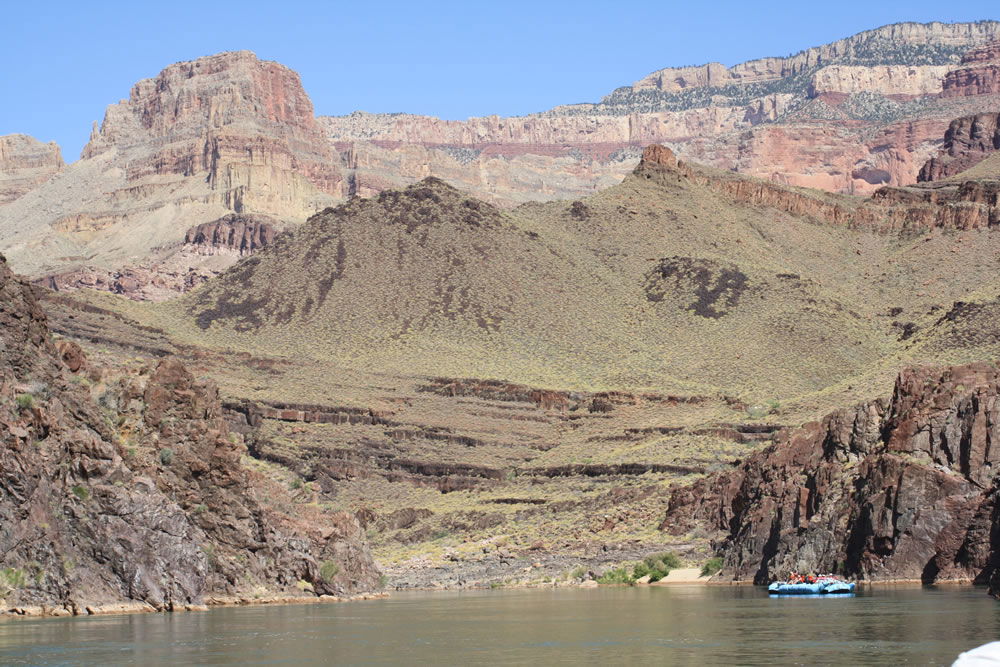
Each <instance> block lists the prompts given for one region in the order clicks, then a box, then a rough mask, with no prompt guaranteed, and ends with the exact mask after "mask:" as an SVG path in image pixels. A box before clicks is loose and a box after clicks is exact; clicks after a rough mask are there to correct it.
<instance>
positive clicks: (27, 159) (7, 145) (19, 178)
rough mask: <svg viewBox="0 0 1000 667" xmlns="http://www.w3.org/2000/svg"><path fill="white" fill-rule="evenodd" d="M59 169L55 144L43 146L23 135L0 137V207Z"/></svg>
mask: <svg viewBox="0 0 1000 667" xmlns="http://www.w3.org/2000/svg"><path fill="white" fill-rule="evenodd" d="M62 168H63V160H62V153H60V151H59V146H58V145H56V143H55V142H50V143H47V144H43V143H42V142H40V141H38V140H37V139H35V138H34V137H29V136H27V135H25V134H8V135H6V136H3V137H0V206H2V205H3V204H7V203H9V202H12V201H14V200H15V199H17V198H18V197H20V196H21V195H23V194H24V193H26V192H29V191H30V190H33V189H34V188H36V187H38V186H39V185H41V184H42V183H44V182H45V181H47V180H49V178H51V177H52V176H53V175H54V174H57V173H59V171H60V170H61V169H62Z"/></svg>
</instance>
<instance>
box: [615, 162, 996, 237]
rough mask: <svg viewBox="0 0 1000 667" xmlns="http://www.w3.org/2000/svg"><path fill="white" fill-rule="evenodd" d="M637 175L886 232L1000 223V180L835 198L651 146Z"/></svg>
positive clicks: (833, 222) (826, 221)
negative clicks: (694, 162)
mask: <svg viewBox="0 0 1000 667" xmlns="http://www.w3.org/2000/svg"><path fill="white" fill-rule="evenodd" d="M634 174H635V175H636V176H638V177H640V178H647V179H659V180H661V181H663V182H665V183H670V182H671V181H675V180H677V179H679V178H681V179H685V180H688V181H691V182H694V183H698V184H700V185H702V186H705V187H707V188H709V189H711V190H714V191H716V192H719V193H720V194H724V195H726V196H728V197H731V198H732V199H734V200H735V201H737V202H739V203H741V204H748V205H751V206H766V207H770V208H774V209H777V210H780V211H784V212H786V213H791V214H793V215H797V216H808V217H811V218H813V219H815V220H819V221H822V222H824V223H827V224H832V225H838V226H845V227H852V228H859V229H870V230H873V231H877V232H881V233H919V232H926V231H928V230H932V229H948V230H969V229H986V228H990V227H995V226H997V225H1000V182H998V181H990V180H986V181H969V182H966V183H948V184H934V186H933V187H931V186H930V185H928V186H925V187H909V188H894V187H885V188H880V189H879V190H878V191H876V192H875V193H874V194H873V195H872V196H871V197H870V198H868V199H865V200H861V201H858V200H856V199H852V198H847V197H845V198H843V199H840V200H838V199H835V198H832V197H825V196H822V195H820V194H819V193H813V192H809V191H804V190H800V189H796V188H790V187H787V186H784V185H779V184H777V183H773V182H770V181H766V180H760V179H752V178H747V177H744V176H739V175H734V174H727V173H723V172H718V171H714V170H707V169H704V168H701V167H698V166H697V165H690V164H687V163H685V162H683V161H679V160H677V159H676V157H675V156H674V154H673V152H672V151H670V149H668V148H666V147H664V146H657V145H654V146H649V147H647V148H646V150H645V151H643V157H642V159H641V160H640V162H639V165H638V166H637V167H636V169H635V172H634Z"/></svg>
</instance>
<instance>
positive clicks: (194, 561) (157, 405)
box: [0, 260, 378, 614]
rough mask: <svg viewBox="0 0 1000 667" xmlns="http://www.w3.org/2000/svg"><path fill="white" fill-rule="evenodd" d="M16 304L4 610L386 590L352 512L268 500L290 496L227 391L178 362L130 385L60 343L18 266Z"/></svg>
mask: <svg viewBox="0 0 1000 667" xmlns="http://www.w3.org/2000/svg"><path fill="white" fill-rule="evenodd" d="M0 295H2V299H0V350H2V352H3V354H2V355H0V396H2V401H0V554H2V556H0V600H2V603H0V609H2V610H4V611H7V610H11V609H14V610H17V609H21V610H25V609H30V610H32V611H33V612H36V611H37V613H43V614H65V613H74V614H79V613H98V612H99V611H101V610H112V609H114V610H133V609H135V610H138V609H146V610H165V609H171V610H173V609H182V608H186V607H190V606H197V605H201V604H202V603H203V601H204V600H205V597H206V595H209V594H227V595H239V594H250V593H254V592H256V593H261V592H264V593H284V594H286V595H287V594H295V595H305V594H308V593H307V592H304V591H310V590H311V591H313V592H315V593H317V594H319V593H331V594H346V593H353V592H359V591H367V590H372V589H373V588H374V587H375V586H376V579H377V576H378V575H377V571H376V570H375V568H374V565H373V563H372V561H371V558H370V556H369V555H368V552H367V548H366V547H365V544H364V538H363V534H362V533H361V529H360V527H359V526H358V524H357V522H356V520H355V519H354V518H353V517H352V516H350V515H347V514H329V515H323V516H320V515H310V514H309V513H308V512H303V513H297V514H296V515H295V516H292V515H287V514H283V513H282V512H281V511H279V510H277V509H275V507H276V506H277V504H276V505H265V504H263V503H262V502H260V501H258V500H257V498H258V497H260V495H261V494H263V496H264V497H267V498H270V499H277V498H281V496H282V493H283V492H282V490H280V489H277V488H270V487H268V485H267V483H266V481H265V480H263V479H260V478H257V477H255V476H254V475H252V474H251V473H249V472H248V471H247V470H246V469H245V468H243V466H242V465H241V463H240V456H241V453H242V451H243V445H242V444H240V440H239V439H238V438H235V437H233V436H231V435H230V434H229V432H228V429H227V426H226V423H225V421H224V420H222V419H221V416H220V415H221V406H220V403H219V397H218V392H217V390H216V389H215V387H214V386H213V385H212V384H211V383H207V382H202V381H196V380H195V379H194V378H193V376H192V375H191V373H190V372H189V371H187V370H186V369H185V368H184V367H183V365H181V364H180V363H179V362H177V361H175V360H169V359H168V360H165V361H163V362H161V363H160V365H159V366H158V367H157V368H156V370H155V371H154V372H152V373H151V374H150V373H148V371H147V372H146V373H142V372H140V373H139V374H138V375H134V374H128V373H127V374H125V375H122V376H120V377H115V376H114V372H115V371H113V370H112V369H99V368H95V367H92V366H90V365H89V364H88V363H87V362H86V359H85V358H84V357H83V355H82V352H81V350H80V349H79V347H78V346H75V344H72V343H68V342H67V343H63V344H61V345H60V347H59V348H58V349H57V348H56V346H55V345H54V344H53V343H52V342H51V340H50V337H49V332H48V329H47V326H46V317H45V314H44V312H42V310H41V308H40V307H39V305H38V303H37V301H36V300H35V298H34V296H33V294H32V291H31V288H30V287H29V286H28V284H27V283H25V282H23V281H21V280H19V279H18V278H16V277H14V276H13V275H12V274H11V272H10V270H9V269H8V268H7V266H6V263H5V262H3V261H2V260H0ZM74 373H76V375H74ZM92 385H94V386H98V387H101V388H103V390H102V393H101V394H100V397H99V401H100V407H99V406H98V402H96V401H94V400H93V399H92V398H91V390H90V387H91V386H92ZM275 494H277V495H275ZM278 502H279V504H280V502H281V501H280V500H279V501H278ZM328 563H332V565H329V564H328Z"/></svg>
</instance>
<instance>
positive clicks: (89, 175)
mask: <svg viewBox="0 0 1000 667" xmlns="http://www.w3.org/2000/svg"><path fill="white" fill-rule="evenodd" d="M998 39H1000V23H996V22H989V21H985V22H979V23H975V24H948V25H945V24H937V23H934V24H898V25H893V26H886V27H883V28H879V29H876V30H872V31H868V32H865V33H861V34H859V35H855V36H854V37H851V38H848V39H845V40H840V41H838V42H835V43H833V44H829V45H825V46H822V47H816V48H813V49H809V50H807V51H803V52H802V53H800V54H797V55H795V56H791V57H788V58H765V59H760V60H754V61H750V62H748V63H744V64H741V65H736V66H734V67H732V68H725V67H722V66H721V65H707V66H704V67H695V68H679V69H676V68H675V69H668V70H661V71H659V72H657V73H654V74H653V75H650V76H649V77H645V78H644V79H642V80H640V81H639V82H637V83H635V84H633V85H632V86H625V87H622V88H619V89H617V90H615V91H613V92H612V93H610V94H609V95H607V96H606V97H605V98H603V99H602V100H601V101H600V102H597V103H594V104H575V105H566V106H561V107H557V108H554V109H552V110H550V111H546V112H543V113H538V114H531V115H527V116H522V117H513V118H501V117H498V116H487V117H482V118H470V119H469V120H467V121H444V120H440V119H436V118H431V117H426V116H413V115H407V114H363V113H355V114H351V115H349V116H344V117H339V118H330V117H323V118H319V119H316V118H314V117H313V110H312V105H311V103H310V102H309V99H308V97H307V96H306V94H305V92H304V91H303V90H302V88H301V83H300V81H299V79H298V76H297V75H295V73H294V72H292V71H290V70H288V69H287V68H285V67H283V66H281V65H278V64H276V63H270V62H266V61H260V60H258V59H257V58H256V57H255V56H253V54H251V53H249V52H245V51H243V52H235V53H224V54H219V55H216V56H209V57H206V58H201V59H198V60H195V61H191V62H187V63H178V64H176V65H172V66H170V67H168V68H166V69H165V70H163V72H161V73H160V74H159V75H158V76H157V77H155V78H153V79H148V80H145V81H141V82H139V83H137V84H136V85H135V86H134V87H133V89H132V91H131V94H130V96H129V98H128V99H127V100H124V101H122V102H120V103H119V104H115V105H112V106H111V107H109V108H108V111H107V114H106V116H105V119H104V122H103V123H102V124H101V127H100V128H99V129H95V131H94V133H93V136H92V138H91V141H90V143H89V144H88V145H87V147H86V148H85V149H84V152H83V158H82V159H81V160H79V161H78V162H77V163H74V164H73V165H71V166H70V167H69V168H67V169H65V170H63V171H62V172H60V173H58V174H57V175H56V176H55V177H53V178H50V179H48V180H47V181H46V182H45V183H43V184H41V185H39V186H37V187H34V188H33V189H31V190H30V191H29V192H26V193H25V194H23V195H22V196H20V197H19V198H18V199H17V200H15V201H13V202H11V203H9V204H7V205H5V206H2V207H0V248H3V249H4V250H5V251H6V252H7V254H8V257H10V259H11V261H12V262H14V263H15V265H16V267H17V268H18V270H20V271H23V272H26V273H30V274H32V275H34V276H43V275H53V274H65V273H66V272H67V271H78V270H80V269H81V268H82V267H83V266H84V265H86V266H87V267H88V269H90V268H98V269H101V270H103V271H107V272H115V271H125V270H127V269H129V268H137V267H141V266H152V265H153V264H154V263H155V262H154V261H151V259H152V258H151V257H150V254H151V251H153V249H156V248H161V247H164V246H167V245H170V244H175V243H178V242H181V241H182V240H183V238H184V234H185V232H186V230H187V229H189V228H190V227H193V226H197V225H201V224H205V223H209V222H211V221H213V220H216V219H219V218H221V217H222V216H224V215H227V214H240V215H247V214H264V215H269V216H272V217H274V218H275V219H277V220H279V221H280V222H281V223H283V224H292V223H296V222H301V221H302V220H304V219H305V218H306V217H308V216H309V215H310V214H312V213H314V212H316V211H318V210H321V209H322V208H323V207H325V206H326V205H329V204H333V203H336V202H337V201H338V200H341V199H342V198H345V197H349V196H352V195H361V196H371V195H374V194H376V193H378V192H380V191H382V190H385V189H392V188H398V187H402V186H406V185H408V184H410V183H413V182H416V181H418V180H421V179H423V178H426V177H428V176H434V177H438V178H442V179H445V180H447V181H448V182H451V183H453V184H455V185H456V186H458V187H460V188H462V189H464V190H466V191H468V192H470V193H471V194H473V195H475V196H478V197H480V198H482V199H484V200H487V201H490V202H492V203H496V204H500V205H513V204H519V203H523V202H526V201H534V200H547V199H560V198H572V197H577V196H579V195H581V194H589V193H592V192H594V191H595V190H598V189H601V188H604V187H607V186H610V185H612V184H614V183H615V182H618V181H619V180H620V179H621V178H622V177H623V176H625V175H626V174H627V173H628V172H629V171H630V170H631V169H632V168H633V167H634V165H635V163H636V161H637V159H638V157H639V154H640V151H641V148H642V146H645V145H648V144H650V143H665V144H669V145H671V146H672V147H673V148H674V149H675V150H677V151H678V153H679V154H680V155H682V156H684V157H685V158H687V159H691V160H695V161H697V162H700V163H703V164H707V165H711V166H715V167H718V168H721V169H724V170H730V171H738V172H741V173H744V174H748V175H752V176H758V177H761V178H765V179H768V180H772V181H776V182H778V183H782V184H786V185H795V186H809V187H818V188H822V189H826V190H831V191H836V192H848V193H858V194H867V193H871V192H874V191H875V190H877V189H878V188H880V187H882V186H886V185H889V186H905V185H907V184H910V183H912V182H914V181H915V180H916V177H917V173H918V172H919V170H920V168H921V166H922V165H923V164H924V163H925V162H926V161H927V160H928V159H929V158H932V157H934V156H935V154H936V152H937V149H938V148H939V145H940V141H941V136H942V134H943V133H944V132H945V130H946V129H947V126H948V123H949V122H950V121H951V120H952V119H954V118H956V117H959V116H968V115H970V114H975V113H979V112H983V111H985V110H987V109H989V110H992V111H995V109H996V106H997V105H998V104H1000V93H998V91H995V90H993V88H991V87H990V86H989V85H984V84H982V81H983V80H984V79H983V77H982V76H980V75H979V74H976V75H974V76H973V75H971V74H968V72H967V73H966V74H963V75H961V76H959V75H958V74H956V72H960V71H962V72H966V71H973V70H975V71H977V72H978V71H980V70H982V71H983V72H985V71H987V70H989V68H990V67H992V63H993V58H994V56H995V52H996V49H995V47H989V46H988V45H990V44H994V43H995V42H996V41H997V40H998ZM962 54H965V56H964V62H959V60H960V58H962ZM977 68H978V69H977ZM984 68H985V69H984ZM983 76H985V75H983ZM949 77H950V78H949ZM153 254H155V252H154V253H153ZM185 272H186V270H185V269H183V267H182V269H181V273H185Z"/></svg>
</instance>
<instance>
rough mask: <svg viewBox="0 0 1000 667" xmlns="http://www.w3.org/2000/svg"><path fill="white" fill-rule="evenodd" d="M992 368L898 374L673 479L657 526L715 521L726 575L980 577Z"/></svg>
mask: <svg viewBox="0 0 1000 667" xmlns="http://www.w3.org/2000/svg"><path fill="white" fill-rule="evenodd" d="M998 395H1000V371H998V369H997V367H996V366H994V365H992V364H987V363H977V364H970V365H967V366H955V367H943V368H913V369H908V370H904V371H903V372H902V373H900V375H899V378H898V379H897V381H896V388H895V392H894V394H893V396H892V398H891V400H889V401H884V400H876V401H873V402H869V403H865V404H862V405H859V406H856V407H854V408H849V409H845V410H840V411H838V412H835V413H833V414H831V415H830V416H828V417H826V418H825V419H824V420H823V421H822V422H813V423H810V424H806V425H805V426H803V427H801V428H798V429H794V430H791V431H788V432H786V433H784V434H783V435H782V436H781V437H779V439H778V441H777V442H776V443H775V444H774V445H772V446H770V447H768V448H767V449H765V450H763V451H761V452H759V453H757V454H754V455H752V456H750V457H749V458H748V459H746V461H745V462H744V463H743V464H742V465H740V466H739V468H737V469H736V470H734V471H732V472H728V473H724V474H721V475H717V476H714V477H710V478H706V479H704V480H699V481H698V482H697V483H695V484H694V485H693V486H691V487H688V488H683V489H679V490H677V491H676V492H675V493H674V494H673V496H672V498H671V501H670V508H669V510H668V512H667V516H666V518H665V520H664V521H663V523H662V525H661V528H662V529H663V530H667V531H671V532H675V533H676V532H684V531H686V530H688V529H690V528H691V527H693V526H694V525H696V524H699V523H701V524H704V525H707V526H709V527H710V528H711V529H714V530H719V531H722V532H723V533H724V534H725V540H724V542H723V543H722V545H721V547H722V551H723V553H724V555H725V575H726V576H729V577H731V578H733V579H738V580H753V581H754V582H755V583H765V582H767V581H769V580H771V579H773V578H775V577H778V576H783V575H785V574H787V572H788V571H793V570H795V571H810V570H811V571H817V572H818V571H823V572H830V571H833V572H839V573H841V574H845V575H848V576H854V577H859V578H863V579H870V580H915V581H922V582H924V583H930V582H934V581H945V580H956V581H958V580H962V581H964V580H975V581H980V582H986V581H987V580H989V579H990V578H991V577H992V575H993V574H994V572H995V570H996V566H997V565H998V564H1000V560H998V556H1000V540H997V538H996V537H995V535H996V532H997V531H996V527H995V526H996V520H995V517H996V512H997V511H998V510H997V508H998V505H997V501H998V492H1000V489H998V487H997V486H996V484H995V479H994V478H995V472H996V469H997V468H996V466H997V464H998V463H1000V454H998V452H996V451H995V448H994V447H992V444H991V443H993V442H995V441H996V439H997V438H998V437H1000V431H998V430H997V429H998V423H1000V422H998V417H1000V412H998V410H1000V401H998Z"/></svg>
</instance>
